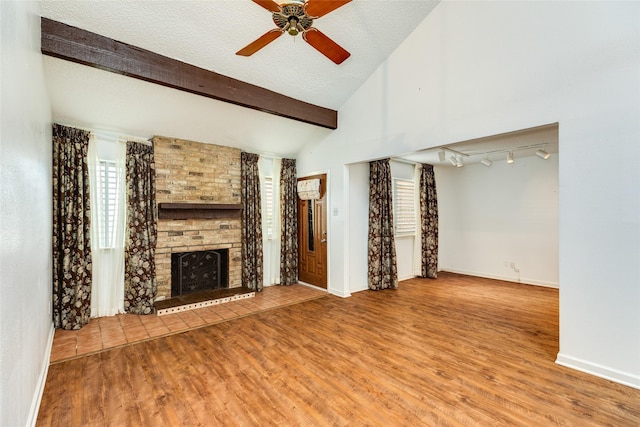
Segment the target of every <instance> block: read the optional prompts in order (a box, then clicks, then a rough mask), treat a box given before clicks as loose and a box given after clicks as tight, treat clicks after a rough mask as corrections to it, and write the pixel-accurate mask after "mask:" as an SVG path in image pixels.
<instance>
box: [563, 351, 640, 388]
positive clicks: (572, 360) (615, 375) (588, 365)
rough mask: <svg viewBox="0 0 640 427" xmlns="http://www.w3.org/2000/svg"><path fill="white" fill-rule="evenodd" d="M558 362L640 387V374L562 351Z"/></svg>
mask: <svg viewBox="0 0 640 427" xmlns="http://www.w3.org/2000/svg"><path fill="white" fill-rule="evenodd" d="M556 363H557V364H558V365H561V366H564V367H567V368H571V369H575V370H577V371H581V372H584V373H587V374H590V375H595V376H596V377H600V378H604V379H606V380H609V381H613V382H616V383H619V384H623V385H626V386H629V387H633V388H637V389H640V375H633V374H630V373H627V372H621V371H618V370H616V369H611V368H608V367H606V366H602V365H599V364H597V363H592V362H588V361H586V360H581V359H578V358H576V357H571V356H567V355H566V354H562V353H558V357H557V358H556Z"/></svg>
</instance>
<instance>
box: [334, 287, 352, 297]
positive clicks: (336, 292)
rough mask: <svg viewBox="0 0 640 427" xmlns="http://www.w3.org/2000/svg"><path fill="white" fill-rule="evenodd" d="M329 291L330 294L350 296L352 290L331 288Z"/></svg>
mask: <svg viewBox="0 0 640 427" xmlns="http://www.w3.org/2000/svg"><path fill="white" fill-rule="evenodd" d="M328 291H329V293H330V294H332V295H336V296H339V297H341V298H349V297H350V296H351V292H346V291H344V290H343V289H334V288H329V289H328Z"/></svg>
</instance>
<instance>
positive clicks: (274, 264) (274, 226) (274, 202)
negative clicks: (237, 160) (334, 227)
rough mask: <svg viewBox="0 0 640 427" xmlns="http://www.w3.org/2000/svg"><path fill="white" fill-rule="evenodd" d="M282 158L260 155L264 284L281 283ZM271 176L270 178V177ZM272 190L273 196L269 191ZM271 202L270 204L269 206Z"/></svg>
mask: <svg viewBox="0 0 640 427" xmlns="http://www.w3.org/2000/svg"><path fill="white" fill-rule="evenodd" d="M281 166H282V159H272V158H269V157H263V156H261V157H260V161H258V171H259V174H260V191H261V198H260V199H261V201H262V239H263V240H262V251H263V257H264V258H263V263H262V265H263V271H264V281H263V285H264V286H271V285H276V284H280V233H281V229H282V224H281V223H280V169H281ZM269 178H270V179H269ZM269 191H270V192H271V197H267V193H268V192H269ZM269 204H270V206H269Z"/></svg>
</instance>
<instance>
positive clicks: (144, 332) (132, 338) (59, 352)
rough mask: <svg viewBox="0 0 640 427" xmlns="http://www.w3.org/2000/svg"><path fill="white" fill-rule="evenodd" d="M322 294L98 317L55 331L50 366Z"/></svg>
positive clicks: (270, 290) (303, 291) (282, 290)
mask: <svg viewBox="0 0 640 427" xmlns="http://www.w3.org/2000/svg"><path fill="white" fill-rule="evenodd" d="M327 295H328V293H327V292H326V291H324V290H319V289H317V288H312V287H309V286H304V285H300V284H296V285H293V286H269V287H265V288H264V290H263V291H262V292H259V293H256V294H255V296H254V297H252V298H243V299H239V300H236V301H231V302H227V303H225V304H217V305H211V306H208V307H203V308H196V309H192V310H188V311H180V312H176V313H172V314H167V315H164V316H156V315H153V314H152V315H146V316H139V315H135V314H118V315H116V316H111V317H99V318H95V319H91V321H90V322H89V323H88V324H87V325H85V326H84V327H83V328H82V329H80V330H78V331H67V330H64V329H56V330H55V335H54V338H53V345H52V348H51V356H50V359H49V361H50V363H51V364H54V363H59V362H63V361H65V360H70V359H75V358H77V357H81V356H86V355H90V354H95V353H100V352H103V351H106V350H109V349H112V348H116V347H123V346H126V345H132V344H135V343H137V342H142V341H147V340H150V339H156V338H160V337H163V336H167V335H172V334H177V333H180V332H185V331H189V330H191V329H196V328H201V327H205V326H208V325H215V324H217V323H222V322H226V321H229V320H233V319H236V318H239V317H244V316H249V315H251V314H255V313H259V312H262V311H268V310H273V309H276V308H278V307H284V306H287V305H291V304H297V303H301V302H304V301H310V300H313V299H316V298H322V297H324V296H327Z"/></svg>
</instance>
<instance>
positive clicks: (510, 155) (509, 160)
mask: <svg viewBox="0 0 640 427" xmlns="http://www.w3.org/2000/svg"><path fill="white" fill-rule="evenodd" d="M507 163H513V152H512V151H509V154H507Z"/></svg>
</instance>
